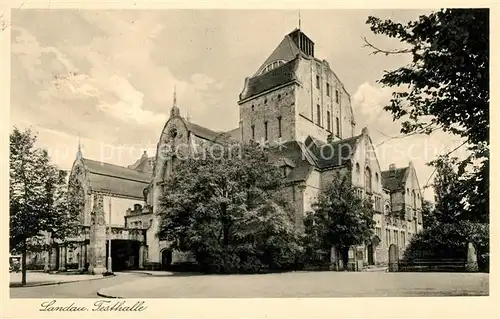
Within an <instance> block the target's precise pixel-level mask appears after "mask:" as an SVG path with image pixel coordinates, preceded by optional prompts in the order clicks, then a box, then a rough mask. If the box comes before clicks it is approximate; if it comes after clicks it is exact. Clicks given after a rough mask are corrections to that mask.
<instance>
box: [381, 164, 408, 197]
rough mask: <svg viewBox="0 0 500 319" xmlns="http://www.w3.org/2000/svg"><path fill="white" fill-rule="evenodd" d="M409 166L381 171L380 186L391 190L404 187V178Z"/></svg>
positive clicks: (406, 175)
mask: <svg viewBox="0 0 500 319" xmlns="http://www.w3.org/2000/svg"><path fill="white" fill-rule="evenodd" d="M409 171H410V170H409V167H403V168H395V169H392V170H388V171H383V172H382V174H381V176H382V186H383V187H384V188H387V189H388V190H389V191H391V192H393V191H395V190H399V189H404V184H405V182H406V178H407V177H408V173H409Z"/></svg>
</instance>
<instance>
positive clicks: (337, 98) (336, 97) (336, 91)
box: [335, 90, 340, 104]
mask: <svg viewBox="0 0 500 319" xmlns="http://www.w3.org/2000/svg"><path fill="white" fill-rule="evenodd" d="M339 100H340V98H339V90H335V102H337V104H339Z"/></svg>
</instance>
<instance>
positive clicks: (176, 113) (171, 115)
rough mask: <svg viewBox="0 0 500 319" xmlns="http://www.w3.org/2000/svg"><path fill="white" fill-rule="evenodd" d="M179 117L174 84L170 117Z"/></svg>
mask: <svg viewBox="0 0 500 319" xmlns="http://www.w3.org/2000/svg"><path fill="white" fill-rule="evenodd" d="M174 116H180V111H179V108H178V107H177V91H176V89H175V84H174V103H173V105H172V109H171V110H170V117H174Z"/></svg>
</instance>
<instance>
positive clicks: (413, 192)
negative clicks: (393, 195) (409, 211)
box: [412, 191, 417, 208]
mask: <svg viewBox="0 0 500 319" xmlns="http://www.w3.org/2000/svg"><path fill="white" fill-rule="evenodd" d="M412 197H413V208H417V197H416V195H415V191H412Z"/></svg>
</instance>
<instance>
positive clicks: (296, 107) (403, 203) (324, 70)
mask: <svg viewBox="0 0 500 319" xmlns="http://www.w3.org/2000/svg"><path fill="white" fill-rule="evenodd" d="M238 105H239V109H240V121H239V125H238V128H236V129H234V130H231V131H229V132H216V131H213V130H211V129H208V128H205V127H202V126H199V125H197V124H194V123H191V122H190V121H188V120H187V119H186V118H183V117H181V116H180V110H179V107H178V106H177V102H176V99H175V95H174V104H173V106H172V109H171V113H170V118H169V119H168V120H167V122H166V123H165V126H164V127H163V129H162V131H161V134H160V137H159V140H158V148H157V154H155V156H153V157H149V156H148V155H147V154H146V153H145V154H144V155H143V156H142V157H141V158H140V159H138V160H137V161H136V162H135V163H134V164H132V165H130V166H129V167H120V166H116V165H111V164H107V163H99V162H96V161H93V160H90V159H85V158H83V156H82V154H81V152H78V155H77V159H76V160H75V163H74V166H73V169H72V172H71V177H70V178H72V179H74V181H76V184H78V185H81V189H82V191H81V196H82V197H83V198H84V205H83V207H82V222H83V223H84V225H85V226H86V229H87V232H86V234H84V235H82V236H80V237H79V238H74V239H73V240H72V241H71V242H72V243H73V245H66V244H68V243H69V242H68V243H59V244H54V249H53V251H52V252H51V254H50V255H51V258H47V260H50V263H48V265H47V267H49V268H59V269H64V268H65V267H66V264H67V262H68V260H67V256H68V253H71V256H77V258H76V259H77V261H78V267H80V268H83V267H85V264H87V265H88V266H89V270H90V271H92V272H93V273H101V272H103V271H104V270H105V269H106V257H107V249H106V247H107V240H109V239H111V240H112V248H113V249H112V257H113V269H114V270H117V269H124V268H141V267H144V266H146V265H150V264H156V265H163V266H165V265H168V264H171V263H175V262H176V261H178V260H184V259H185V258H187V256H186V255H185V254H182V253H180V252H175V251H172V250H171V249H170V248H169V243H167V242H164V241H160V240H159V239H158V238H157V237H156V236H155V235H156V232H157V227H158V218H157V217H156V214H155V213H156V210H157V207H158V198H159V196H160V194H161V192H162V187H163V185H164V184H165V183H168V176H169V174H171V173H172V171H173V170H174V169H175V165H174V164H175V161H176V156H175V153H171V154H167V155H165V152H162V150H163V149H165V148H167V149H170V150H172V149H175V148H176V147H177V146H179V145H188V146H189V148H195V147H196V146H197V145H200V144H206V143H218V142H219V141H221V140H223V139H222V138H221V137H230V138H231V139H232V140H236V141H243V142H248V141H250V140H254V141H258V142H261V143H267V144H269V145H270V146H271V147H270V152H272V155H273V159H274V160H275V162H276V165H278V166H280V167H281V168H282V171H283V178H284V179H285V180H286V185H287V192H288V195H289V197H290V201H291V202H292V203H293V206H294V208H295V214H296V217H297V218H296V225H297V227H299V228H301V227H302V225H303V224H302V217H303V216H304V214H305V213H306V212H307V211H309V210H310V209H311V204H312V203H313V202H314V200H315V198H316V196H317V195H318V192H319V191H320V190H321V189H322V188H324V186H325V185H326V184H327V183H328V182H329V181H331V179H332V178H333V176H334V173H335V172H340V173H341V174H344V175H347V176H349V177H350V178H351V180H352V183H353V185H354V186H355V187H356V189H357V191H356V192H357V194H358V196H370V197H372V199H373V202H374V208H375V211H376V214H375V216H374V219H375V222H376V228H375V235H374V238H372V240H370V241H368V242H367V243H365V244H364V245H362V246H360V247H357V248H355V249H354V250H353V254H352V256H351V257H354V256H361V257H359V261H358V262H359V263H363V264H368V265H370V264H379V263H386V262H387V255H388V247H389V245H391V244H395V245H396V246H397V247H399V249H400V251H402V250H403V249H404V247H405V246H406V244H407V243H408V241H409V239H410V238H411V236H412V235H413V234H415V233H416V232H418V231H419V230H421V228H422V215H421V203H422V194H421V192H420V187H419V184H418V180H417V174H416V172H415V169H414V167H413V165H412V164H411V163H410V164H409V166H408V167H404V168H395V167H394V166H393V165H391V167H389V169H388V170H385V171H384V170H382V168H381V167H380V165H379V162H378V159H377V157H376V154H375V151H374V146H373V144H372V141H371V139H370V135H369V132H368V129H367V128H363V129H362V130H361V132H358V131H357V130H356V122H355V119H354V114H353V111H352V107H351V100H350V95H349V93H348V92H347V91H346V89H345V88H344V86H343V84H342V82H341V81H340V80H339V78H338V77H337V76H336V75H335V73H334V72H333V70H332V69H331V68H330V66H329V64H328V62H327V61H325V60H320V59H318V58H316V57H315V55H314V42H313V41H312V40H311V39H310V38H309V37H307V36H306V35H305V34H304V33H303V32H302V31H301V30H299V29H296V30H294V31H293V32H291V33H290V34H288V35H286V36H285V37H284V39H283V40H282V41H281V43H280V44H279V45H278V46H277V47H276V49H275V50H274V51H273V52H272V53H271V55H270V56H269V57H268V58H267V59H266V60H265V62H264V63H263V64H262V66H261V67H259V69H258V70H257V71H256V73H255V74H254V75H253V76H251V77H248V78H246V79H245V84H244V87H243V90H242V92H241V93H240V95H239V102H238ZM273 144H276V145H281V147H278V148H276V147H272V146H273ZM108 225H111V233H107V229H108V228H107V227H108Z"/></svg>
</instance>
